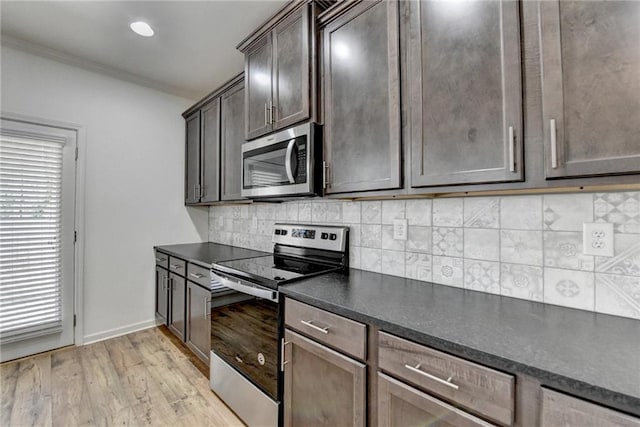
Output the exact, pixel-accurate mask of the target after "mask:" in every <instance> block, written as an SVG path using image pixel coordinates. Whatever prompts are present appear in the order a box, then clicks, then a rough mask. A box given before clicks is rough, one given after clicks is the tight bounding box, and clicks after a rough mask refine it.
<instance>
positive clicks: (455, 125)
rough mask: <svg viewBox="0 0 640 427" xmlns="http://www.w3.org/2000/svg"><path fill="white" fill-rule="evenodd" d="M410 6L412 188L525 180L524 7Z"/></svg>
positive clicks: (494, 1)
mask: <svg viewBox="0 0 640 427" xmlns="http://www.w3.org/2000/svg"><path fill="white" fill-rule="evenodd" d="M403 6H405V7H408V8H409V42H408V55H407V64H406V65H407V67H408V76H410V77H409V82H408V87H409V93H408V96H407V99H406V102H408V105H409V107H408V109H409V112H410V113H409V114H410V127H411V130H410V132H411V151H412V152H411V186H412V187H421V186H435V185H451V184H470V183H485V182H504V181H518V180H522V179H523V177H524V175H523V163H522V89H521V65H520V31H519V19H520V18H519V14H518V2H515V1H511V0H487V1H481V2H462V3H455V2H454V3H449V2H440V1H412V2H407V3H405V4H404V5H403Z"/></svg>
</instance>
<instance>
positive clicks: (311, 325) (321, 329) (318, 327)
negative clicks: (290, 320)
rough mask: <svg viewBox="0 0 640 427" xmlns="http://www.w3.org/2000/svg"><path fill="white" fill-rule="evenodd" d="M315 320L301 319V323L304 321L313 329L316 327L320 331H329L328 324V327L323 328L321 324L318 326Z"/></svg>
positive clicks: (304, 323)
mask: <svg viewBox="0 0 640 427" xmlns="http://www.w3.org/2000/svg"><path fill="white" fill-rule="evenodd" d="M312 322H313V320H301V321H300V323H302V324H303V325H305V326H308V327H310V328H311V329H315V330H316V331H318V332H322V333H323V334H328V333H329V327H328V326H327V327H326V328H321V327H320V326H316V325H314V324H313V323H312Z"/></svg>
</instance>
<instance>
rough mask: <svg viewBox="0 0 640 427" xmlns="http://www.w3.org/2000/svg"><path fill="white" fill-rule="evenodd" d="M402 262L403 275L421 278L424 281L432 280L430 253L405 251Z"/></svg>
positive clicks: (416, 278) (410, 277)
mask: <svg viewBox="0 0 640 427" xmlns="http://www.w3.org/2000/svg"><path fill="white" fill-rule="evenodd" d="M404 264H405V275H406V277H408V278H409V279H415V280H423V281H425V282H430V281H431V280H433V275H432V272H431V255H427V254H419V253H415V252H405V258H404Z"/></svg>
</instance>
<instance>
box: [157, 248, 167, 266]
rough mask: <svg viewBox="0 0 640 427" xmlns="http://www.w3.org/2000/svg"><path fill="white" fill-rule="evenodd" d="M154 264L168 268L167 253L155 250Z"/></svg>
mask: <svg viewBox="0 0 640 427" xmlns="http://www.w3.org/2000/svg"><path fill="white" fill-rule="evenodd" d="M156 265H158V266H160V267H162V268H169V255H167V254H163V253H162V252H159V251H156Z"/></svg>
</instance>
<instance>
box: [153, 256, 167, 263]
mask: <svg viewBox="0 0 640 427" xmlns="http://www.w3.org/2000/svg"><path fill="white" fill-rule="evenodd" d="M166 260H167V259H166V258H158V257H156V262H165V261H166Z"/></svg>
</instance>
